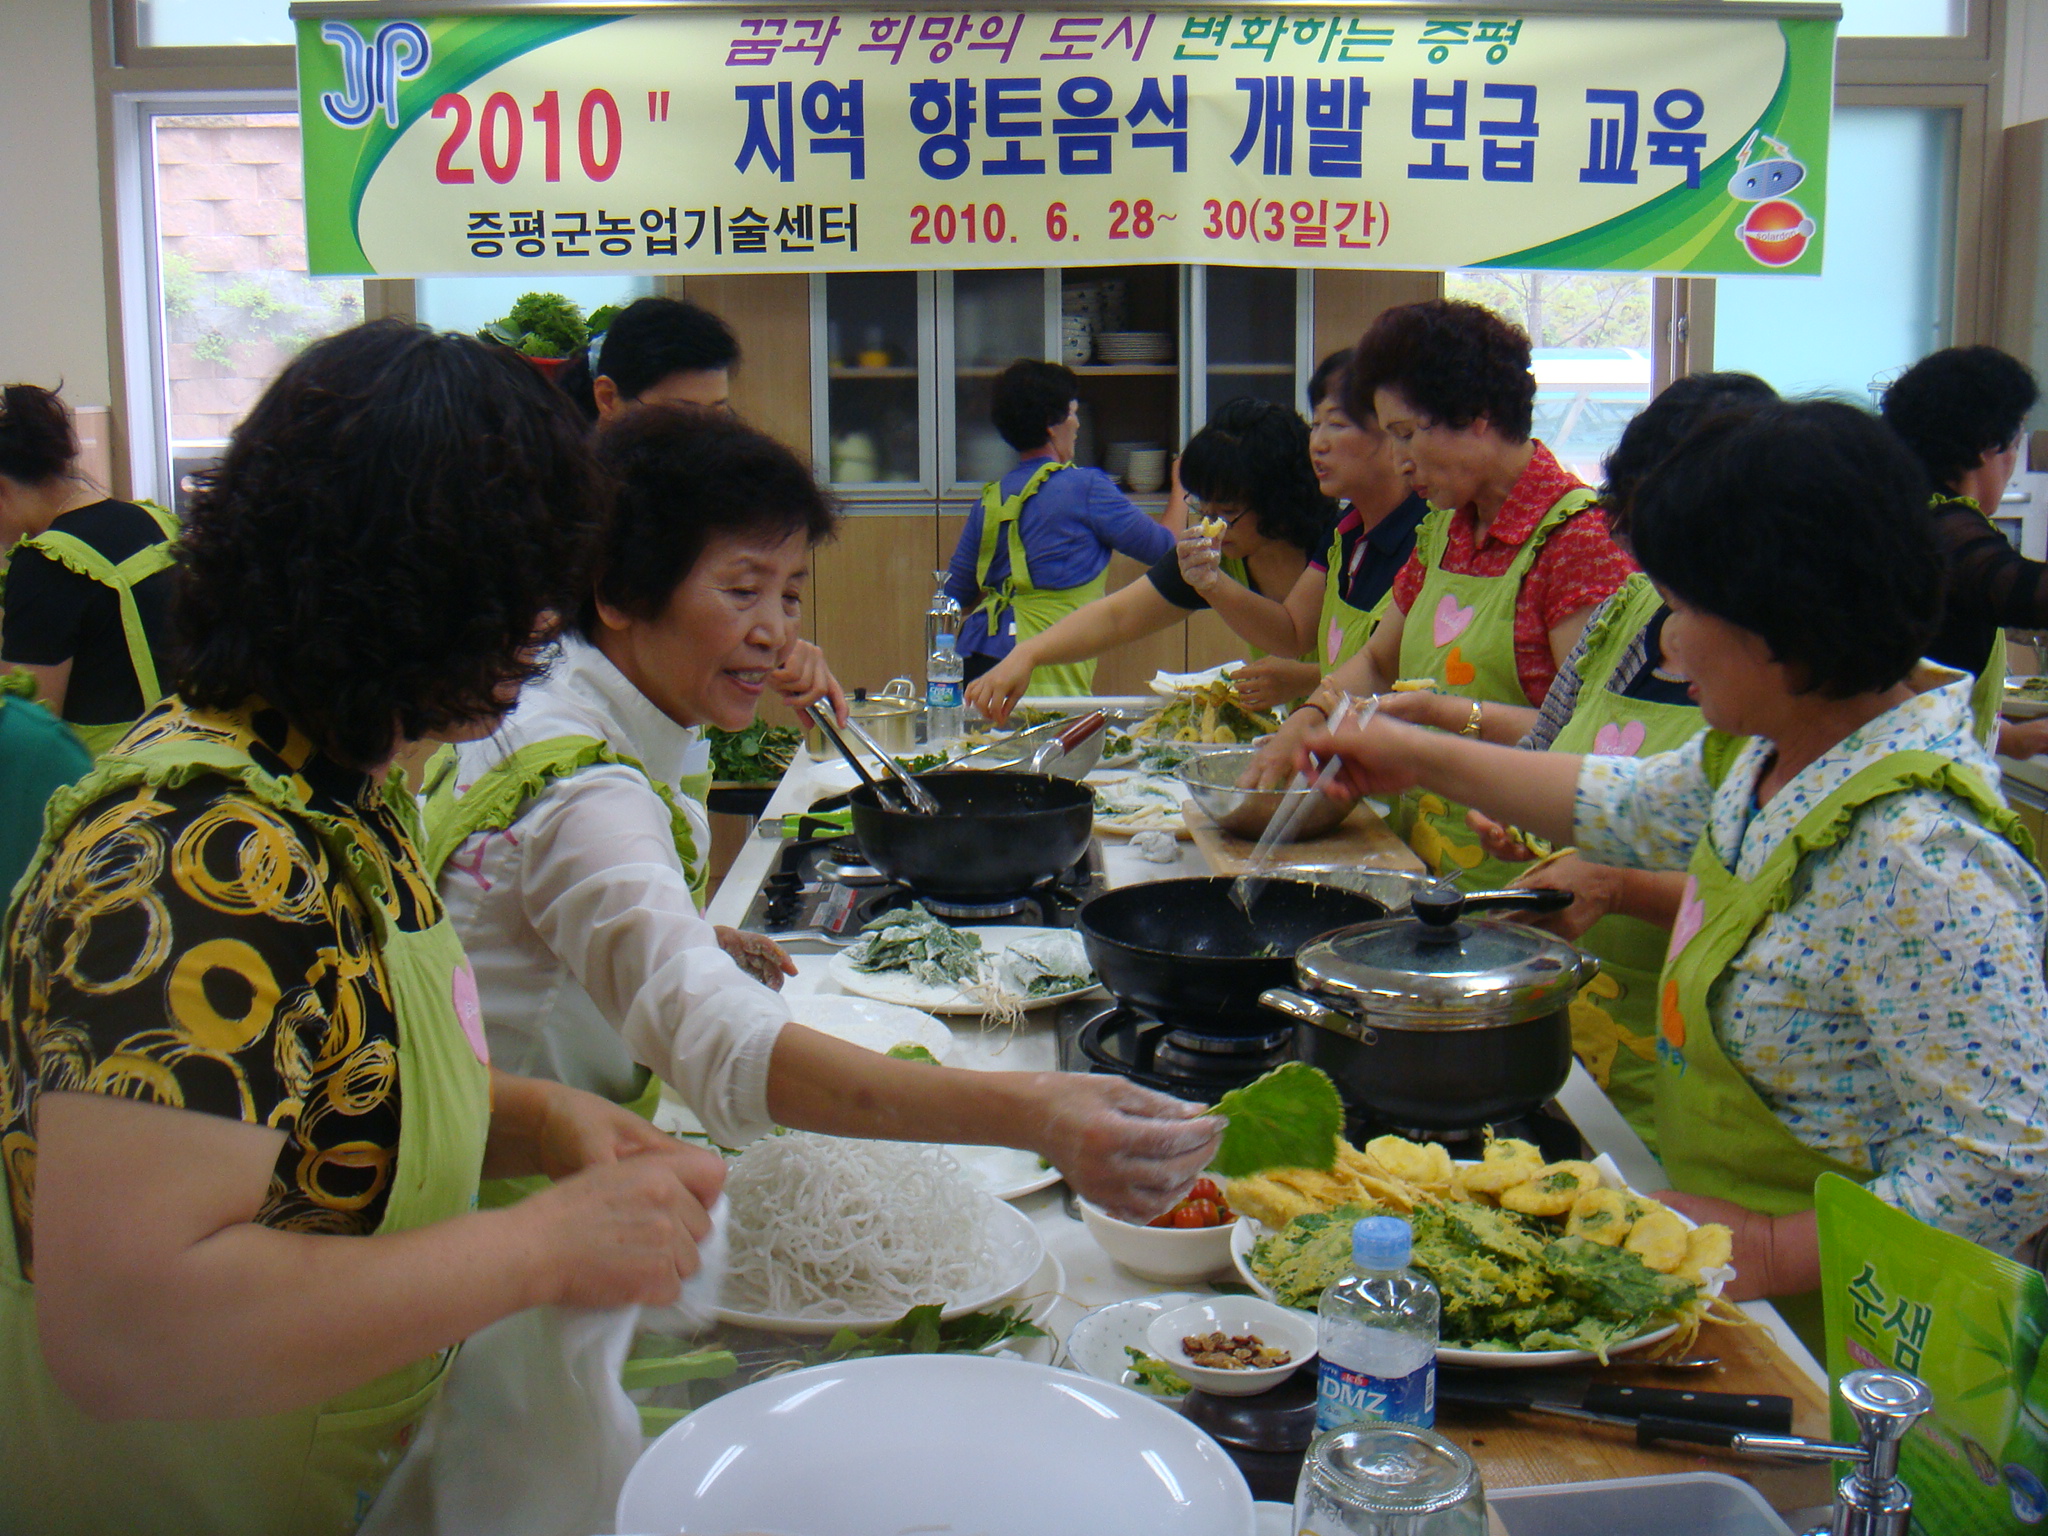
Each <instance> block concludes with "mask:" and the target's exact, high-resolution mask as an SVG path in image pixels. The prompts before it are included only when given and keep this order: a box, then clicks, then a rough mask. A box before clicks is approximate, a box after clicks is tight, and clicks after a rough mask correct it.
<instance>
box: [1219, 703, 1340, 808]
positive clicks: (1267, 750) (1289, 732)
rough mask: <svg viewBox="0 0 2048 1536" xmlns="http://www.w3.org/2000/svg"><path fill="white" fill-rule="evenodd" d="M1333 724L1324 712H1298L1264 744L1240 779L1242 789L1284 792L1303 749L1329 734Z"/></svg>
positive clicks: (1317, 709) (1312, 709) (1281, 725)
mask: <svg viewBox="0 0 2048 1536" xmlns="http://www.w3.org/2000/svg"><path fill="white" fill-rule="evenodd" d="M1329 723H1330V722H1329V721H1328V719H1326V718H1325V717H1324V715H1323V712H1322V710H1321V709H1320V708H1303V709H1297V710H1295V711H1294V712H1293V713H1292V714H1290V715H1289V716H1288V717H1287V718H1286V719H1285V720H1282V721H1281V722H1280V729H1279V730H1277V731H1275V732H1274V733H1273V734H1272V735H1270V736H1268V737H1267V738H1266V739H1265V740H1264V741H1262V742H1260V743H1259V744H1258V746H1257V747H1256V748H1255V749H1254V750H1253V752H1252V760H1251V762H1250V763H1249V764H1247V765H1246V767H1245V770H1244V772H1243V773H1242V774H1240V775H1239V776H1238V780H1237V787H1238V788H1239V789H1282V788H1285V787H1286V784H1287V781H1288V780H1289V779H1291V778H1293V777H1294V765H1295V762H1296V760H1297V759H1298V758H1299V757H1300V756H1301V745H1302V743H1303V742H1305V741H1307V740H1308V739H1309V737H1310V735H1312V734H1314V733H1318V732H1322V731H1325V730H1327V729H1328V728H1329Z"/></svg>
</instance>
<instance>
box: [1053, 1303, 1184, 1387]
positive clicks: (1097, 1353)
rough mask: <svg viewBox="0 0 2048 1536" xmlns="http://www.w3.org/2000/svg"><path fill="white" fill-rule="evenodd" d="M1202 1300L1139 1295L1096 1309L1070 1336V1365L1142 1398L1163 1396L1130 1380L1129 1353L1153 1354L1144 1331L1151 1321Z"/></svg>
mask: <svg viewBox="0 0 2048 1536" xmlns="http://www.w3.org/2000/svg"><path fill="white" fill-rule="evenodd" d="M1199 1300H1201V1298H1200V1297H1199V1296H1197V1295H1196V1294H1195V1293H1194V1292H1192V1291H1167V1292H1164V1293H1163V1294H1161V1295H1158V1296H1136V1297H1133V1298H1132V1299H1131V1300H1129V1301H1113V1302H1111V1303H1110V1304H1109V1305H1108V1306H1106V1307H1097V1308H1096V1309H1095V1310H1094V1311H1092V1312H1089V1313H1087V1314H1085V1315H1084V1316H1083V1317H1082V1318H1081V1320H1080V1321H1079V1322H1077V1323H1075V1324H1074V1326H1073V1327H1072V1328H1071V1329H1070V1330H1068V1333H1067V1363H1068V1364H1070V1365H1072V1366H1073V1368H1074V1369H1075V1370H1077V1371H1079V1372H1080V1373H1081V1374H1082V1375H1084V1376H1093V1377H1094V1378H1095V1379H1096V1380H1097V1381H1106V1382H1108V1383H1110V1384H1111V1385H1112V1386H1121V1387H1129V1388H1130V1389H1131V1390H1132V1391H1133V1392H1136V1393H1137V1394H1138V1395H1139V1396H1141V1397H1158V1396H1160V1395H1161V1394H1159V1393H1156V1392H1148V1391H1146V1390H1145V1388H1143V1387H1141V1386H1138V1385H1136V1384H1135V1382H1134V1381H1133V1379H1132V1377H1131V1357H1130V1356H1129V1355H1128V1354H1126V1353H1125V1351H1126V1350H1131V1349H1142V1350H1144V1351H1145V1353H1146V1354H1148V1355H1149V1354H1150V1353H1151V1352H1152V1348H1151V1345H1150V1344H1148V1343H1147V1342H1146V1340H1145V1330H1146V1329H1147V1328H1150V1327H1151V1326H1152V1319H1153V1318H1155V1317H1157V1316H1159V1314H1160V1313H1162V1312H1171V1311H1172V1310H1173V1309H1174V1308H1176V1307H1184V1306H1186V1305H1187V1304H1188V1303H1189V1302H1191V1301H1199Z"/></svg>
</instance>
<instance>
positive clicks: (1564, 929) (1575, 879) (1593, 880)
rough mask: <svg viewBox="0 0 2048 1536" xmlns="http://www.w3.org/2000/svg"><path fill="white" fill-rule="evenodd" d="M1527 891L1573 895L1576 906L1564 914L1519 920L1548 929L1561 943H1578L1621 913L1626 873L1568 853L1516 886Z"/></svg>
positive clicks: (1533, 916) (1536, 916) (1517, 882)
mask: <svg viewBox="0 0 2048 1536" xmlns="http://www.w3.org/2000/svg"><path fill="white" fill-rule="evenodd" d="M1515 884H1516V886H1518V887H1520V888H1523V889H1527V890H1539V891H1570V892H1571V893H1572V896H1573V898H1574V899H1573V901H1572V904H1571V905H1570V906H1568V907H1566V908H1565V909H1564V910H1563V911H1562V912H1546V913H1543V914H1541V915H1536V914H1530V915H1527V916H1524V917H1521V918H1518V919H1516V921H1518V922H1524V923H1527V924H1528V925H1529V926H1530V927H1531V928H1545V929H1548V930H1549V931H1550V932H1552V933H1554V934H1556V935H1557V936H1558V937H1559V938H1561V939H1576V938H1578V937H1579V936H1580V935H1581V934H1583V933H1584V932H1585V931H1586V930H1587V929H1588V928H1590V927H1592V926H1593V925H1594V924H1595V923H1597V922H1599V921H1600V919H1601V918H1603V917H1606V916H1607V915H1609V914H1610V913H1612V912H1614V911H1616V910H1618V908H1619V905H1620V901H1621V894H1622V872H1621V871H1620V870H1618V869H1616V868H1614V866H1613V865H1611V864H1595V863H1593V862H1592V861H1591V860H1589V859H1582V858H1580V857H1579V856H1578V855H1577V854H1576V853H1568V854H1566V855H1565V856H1564V857H1563V858H1561V859H1559V860H1558V861H1557V862H1556V863H1555V864H1546V865H1544V866H1543V867H1542V868H1541V869H1535V870H1531V871H1530V872H1529V873H1528V874H1526V875H1524V876H1523V877H1522V878H1521V879H1519V880H1517V881H1516V882H1515Z"/></svg>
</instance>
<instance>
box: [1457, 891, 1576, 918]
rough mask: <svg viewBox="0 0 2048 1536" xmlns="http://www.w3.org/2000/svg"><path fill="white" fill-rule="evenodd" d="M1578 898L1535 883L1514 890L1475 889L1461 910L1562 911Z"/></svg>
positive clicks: (1567, 892)
mask: <svg viewBox="0 0 2048 1536" xmlns="http://www.w3.org/2000/svg"><path fill="white" fill-rule="evenodd" d="M1577 900H1578V898H1577V897H1576V896H1574V895H1573V894H1572V893H1571V892H1570V891H1559V890H1553V889H1551V888H1550V887H1549V886H1544V885H1535V886H1530V887H1528V888H1527V889H1523V888H1521V887H1517V888H1516V889H1514V890H1512V891H1474V892H1472V893H1471V894H1469V895H1467V896H1466V897H1465V904H1464V906H1463V907H1462V908H1461V909H1460V911H1461V912H1487V911H1499V910H1508V909H1513V908H1520V909H1521V910H1523V911H1525V912H1562V911H1563V910H1564V909H1565V908H1566V907H1568V906H1570V905H1571V904H1572V903H1573V902H1574V901H1577Z"/></svg>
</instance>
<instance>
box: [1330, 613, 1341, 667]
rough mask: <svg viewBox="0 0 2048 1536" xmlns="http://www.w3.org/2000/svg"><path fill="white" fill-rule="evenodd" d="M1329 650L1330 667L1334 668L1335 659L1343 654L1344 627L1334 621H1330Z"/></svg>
mask: <svg viewBox="0 0 2048 1536" xmlns="http://www.w3.org/2000/svg"><path fill="white" fill-rule="evenodd" d="M1329 650H1330V665H1331V666H1333V667H1334V666H1335V665H1337V658H1338V657H1339V656H1341V655H1343V654H1344V626H1343V624H1342V623H1341V622H1340V621H1338V620H1336V619H1332V620H1330V634H1329Z"/></svg>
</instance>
